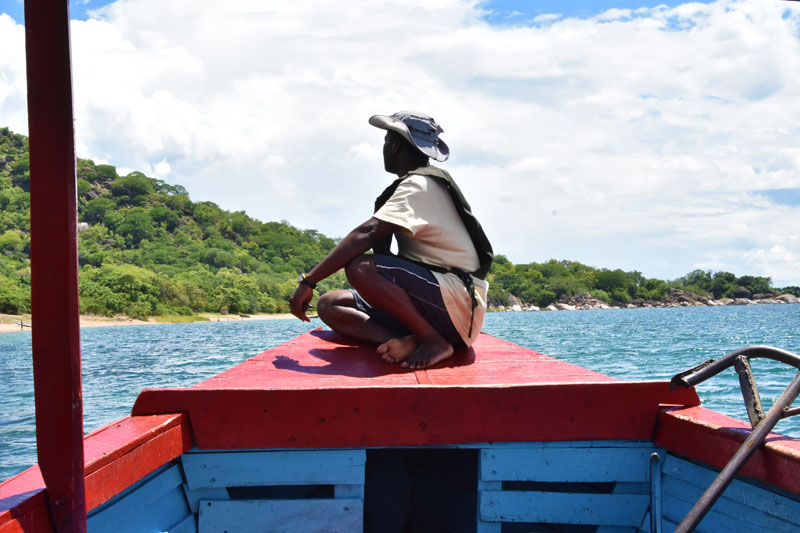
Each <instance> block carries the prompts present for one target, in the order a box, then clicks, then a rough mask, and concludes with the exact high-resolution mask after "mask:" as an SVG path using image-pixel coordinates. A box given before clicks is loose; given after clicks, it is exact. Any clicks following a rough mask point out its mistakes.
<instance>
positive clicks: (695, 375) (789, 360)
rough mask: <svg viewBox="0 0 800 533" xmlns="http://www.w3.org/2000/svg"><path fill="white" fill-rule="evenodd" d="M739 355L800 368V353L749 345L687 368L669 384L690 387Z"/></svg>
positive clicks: (673, 388) (724, 367) (728, 364)
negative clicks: (761, 358) (770, 360)
mask: <svg viewBox="0 0 800 533" xmlns="http://www.w3.org/2000/svg"><path fill="white" fill-rule="evenodd" d="M739 356H745V357H747V358H748V359H753V358H756V357H763V358H765V359H772V360H774V361H779V362H781V363H785V364H787V365H791V366H793V367H795V368H797V369H798V370H800V355H797V354H795V353H792V352H789V351H787V350H782V349H780V348H775V347H774V346H747V347H745V348H740V349H738V350H735V351H733V352H731V353H729V354H727V355H725V356H723V357H721V358H720V359H709V360H708V361H706V362H704V363H700V364H699V365H697V366H696V367H694V368H690V369H689V370H685V371H683V372H680V373H678V374H675V376H674V377H673V378H672V380H671V381H670V384H669V388H670V390H675V389H676V388H677V387H679V386H680V387H683V388H686V389H688V388H689V387H692V386H694V385H697V384H698V383H702V382H703V381H705V380H707V379H709V378H711V377H714V376H716V375H717V374H719V373H720V372H722V371H723V370H725V369H726V368H728V367H730V366H733V365H734V364H735V363H736V359H737V358H738V357H739Z"/></svg>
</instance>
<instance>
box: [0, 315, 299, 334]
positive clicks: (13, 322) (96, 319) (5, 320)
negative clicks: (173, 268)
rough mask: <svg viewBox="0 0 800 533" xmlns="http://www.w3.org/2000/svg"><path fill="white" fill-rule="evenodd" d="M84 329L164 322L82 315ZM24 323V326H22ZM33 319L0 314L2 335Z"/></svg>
mask: <svg viewBox="0 0 800 533" xmlns="http://www.w3.org/2000/svg"><path fill="white" fill-rule="evenodd" d="M201 316H204V317H206V318H208V320H209V321H210V322H229V321H245V320H280V319H285V318H294V317H293V316H292V315H291V314H289V313H284V314H275V315H217V314H207V313H206V314H202V315H201ZM80 321H81V327H82V328H99V327H112V326H135V325H141V324H164V322H157V321H156V319H155V318H152V317H151V318H150V320H147V321H144V320H136V319H134V318H128V317H126V316H117V317H105V316H94V315H81V319H80ZM20 322H22V324H23V325H22V326H20V324H19V323H20ZM30 329H31V317H30V315H5V314H1V313H0V333H10V332H15V331H22V330H30Z"/></svg>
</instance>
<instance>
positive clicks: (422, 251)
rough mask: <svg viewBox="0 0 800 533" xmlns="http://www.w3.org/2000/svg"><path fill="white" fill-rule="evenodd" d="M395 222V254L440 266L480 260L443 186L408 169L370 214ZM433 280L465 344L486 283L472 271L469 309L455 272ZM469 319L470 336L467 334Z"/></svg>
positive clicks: (479, 317)
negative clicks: (475, 303) (474, 300)
mask: <svg viewBox="0 0 800 533" xmlns="http://www.w3.org/2000/svg"><path fill="white" fill-rule="evenodd" d="M373 216H374V217H375V218H377V219H379V220H383V221H384V222H389V223H391V224H395V225H397V226H400V227H401V228H403V229H405V230H406V231H407V233H397V234H395V238H396V239H397V248H398V254H397V255H398V256H400V257H402V258H406V259H411V260H413V261H421V262H423V263H428V264H430V265H437V266H441V267H445V268H450V267H455V268H458V269H461V270H463V271H465V272H474V271H475V270H477V269H478V267H479V266H480V263H479V261H478V254H477V252H475V247H474V245H473V244H472V239H471V238H470V236H469V232H468V231H467V229H466V228H465V227H464V223H463V222H461V218H460V217H459V216H458V211H456V208H455V206H454V205H453V199H452V198H451V197H450V193H449V192H447V189H446V188H445V187H444V186H443V185H442V184H441V183H440V182H439V181H438V180H436V179H434V178H431V177H429V176H421V175H418V174H411V175H409V176H408V177H406V178H405V179H404V180H403V181H402V182H401V183H400V185H399V186H398V187H397V189H396V190H395V192H394V194H393V195H392V196H391V197H390V198H389V199H388V200H387V201H386V203H385V204H383V206H382V207H381V208H380V209H379V210H378V211H376V212H375V214H374V215H373ZM433 275H434V276H435V277H436V279H437V281H438V282H439V287H440V288H441V291H442V300H443V301H444V304H445V307H446V308H447V312H448V314H449V315H450V320H451V321H452V322H453V325H454V326H455V328H456V331H458V333H459V334H460V335H461V338H462V339H463V340H464V344H466V345H467V346H470V345H471V344H472V343H473V342H474V341H475V339H477V338H478V334H479V333H480V331H481V327H482V326H483V317H484V315H485V313H486V292H487V291H488V290H489V284H488V283H487V282H486V281H484V280H482V279H479V278H476V277H474V276H473V278H472V279H473V283H474V285H475V296H476V298H477V300H478V307H476V308H475V315H474V317H473V315H472V299H471V298H470V295H469V292H468V291H467V288H466V287H465V286H464V282H463V281H461V280H460V279H459V278H458V276H456V275H455V274H441V273H439V272H433ZM471 320H472V336H471V337H469V336H468V333H469V329H470V321H471Z"/></svg>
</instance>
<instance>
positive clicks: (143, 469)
mask: <svg viewBox="0 0 800 533" xmlns="http://www.w3.org/2000/svg"><path fill="white" fill-rule="evenodd" d="M191 446H192V440H191V435H190V432H189V425H188V418H187V417H186V416H185V415H182V414H171V415H156V416H153V417H126V418H123V419H121V420H118V421H117V422H113V423H111V424H108V425H107V426H105V427H103V428H101V429H98V430H96V431H93V432H92V433H90V434H88V435H86V436H85V437H84V450H85V452H84V457H85V461H86V465H85V476H86V477H85V487H86V489H85V496H86V504H87V507H88V509H90V510H91V509H94V508H96V507H98V506H99V505H101V504H102V503H104V502H106V501H108V500H109V499H111V498H113V497H114V496H116V495H117V494H118V493H119V492H122V491H123V490H125V489H126V488H128V487H129V486H131V485H133V484H134V483H136V482H137V481H139V480H141V479H142V478H144V477H145V476H147V475H148V474H150V473H151V472H153V471H155V470H156V469H158V468H159V467H161V466H162V465H164V464H166V463H168V462H169V461H171V460H172V459H175V458H176V457H178V456H179V455H180V454H181V453H183V452H185V451H186V450H188V449H190V447H191ZM44 500H45V495H44V481H43V480H42V476H41V473H40V470H39V467H38V465H37V466H33V467H31V468H29V469H27V470H25V471H24V472H21V473H20V474H18V475H16V476H14V477H12V478H10V479H8V480H6V481H4V482H2V483H0V527H3V525H4V524H6V523H7V522H10V521H11V520H12V519H14V520H17V521H19V520H22V521H23V522H25V523H28V522H31V521H32V522H31V523H35V524H36V527H31V528H29V529H32V530H34V531H45V530H46V528H47V527H52V526H45V525H44V524H46V523H49V521H50V518H49V511H48V509H47V505H46V502H45V501H44ZM0 531H2V530H0Z"/></svg>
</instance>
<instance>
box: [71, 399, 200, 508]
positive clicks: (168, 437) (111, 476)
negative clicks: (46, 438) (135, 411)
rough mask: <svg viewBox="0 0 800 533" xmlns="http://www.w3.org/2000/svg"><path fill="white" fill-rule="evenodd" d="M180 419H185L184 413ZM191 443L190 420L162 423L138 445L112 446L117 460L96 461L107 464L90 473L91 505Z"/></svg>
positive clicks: (87, 485) (176, 454) (89, 506)
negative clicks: (171, 423) (120, 448)
mask: <svg viewBox="0 0 800 533" xmlns="http://www.w3.org/2000/svg"><path fill="white" fill-rule="evenodd" d="M134 418H138V417H134ZM178 420H182V415H181V417H180V418H178ZM124 433H125V432H124ZM108 436H109V435H106V437H108ZM191 445H192V441H191V436H190V435H189V426H188V424H179V425H172V426H163V425H159V427H158V428H157V431H152V432H148V433H147V435H146V437H145V438H142V439H140V440H138V446H136V447H134V448H129V446H128V445H126V446H124V448H125V449H128V451H127V452H125V453H119V452H118V450H113V449H112V450H110V453H109V454H108V455H110V456H112V457H113V460H112V461H107V460H105V459H104V460H102V461H101V460H98V461H96V462H95V463H94V465H98V464H102V465H103V466H101V467H100V468H97V469H96V470H94V471H92V472H89V473H87V475H86V503H87V507H88V508H89V509H95V508H96V507H98V506H99V505H101V504H103V503H105V502H107V501H108V500H110V499H111V498H113V497H115V496H116V495H117V494H119V493H120V492H123V491H124V490H125V489H126V488H128V487H130V486H132V485H134V484H135V483H136V482H138V481H139V480H141V479H143V478H144V477H145V476H147V475H148V474H150V473H151V472H155V471H156V470H157V469H158V468H160V467H162V466H163V465H165V464H167V463H169V462H170V461H172V460H173V459H175V458H177V457H179V456H180V455H181V454H182V453H183V452H184V451H186V450H187V449H189V448H190V447H191Z"/></svg>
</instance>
